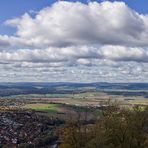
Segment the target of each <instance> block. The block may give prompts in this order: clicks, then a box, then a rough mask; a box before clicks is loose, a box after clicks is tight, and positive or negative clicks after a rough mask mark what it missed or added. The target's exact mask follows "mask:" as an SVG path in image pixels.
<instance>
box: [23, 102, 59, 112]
mask: <svg viewBox="0 0 148 148" xmlns="http://www.w3.org/2000/svg"><path fill="white" fill-rule="evenodd" d="M59 106H60V105H59V104H49V103H47V104H46V103H45V104H44V103H36V104H27V105H25V108H27V109H33V110H36V111H45V112H48V113H57V112H59V111H60V109H59Z"/></svg>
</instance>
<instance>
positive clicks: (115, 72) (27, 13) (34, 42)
mask: <svg viewBox="0 0 148 148" xmlns="http://www.w3.org/2000/svg"><path fill="white" fill-rule="evenodd" d="M147 5H148V1H145V0H124V1H121V0H120V1H118V0H116V1H113V0H110V1H103V0H96V1H95V0H93V1H92V0H87V1H85V0H81V1H80V0H79V1H78V0H77V1H75V0H69V1H56V0H55V1H54V0H53V1H52V0H31V1H30V0H11V2H10V0H1V5H0V82H148V79H147V77H148V7H147Z"/></svg>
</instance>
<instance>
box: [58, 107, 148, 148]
mask: <svg viewBox="0 0 148 148" xmlns="http://www.w3.org/2000/svg"><path fill="white" fill-rule="evenodd" d="M60 139H61V145H60V146H59V147H60V148H148V107H146V108H141V107H134V108H133V109H132V110H129V109H119V108H118V107H116V106H111V107H108V109H106V110H104V111H103V115H102V117H100V119H99V120H98V121H97V122H96V123H95V124H93V125H83V124H82V123H81V122H80V121H76V122H71V123H69V124H68V125H66V126H65V127H64V128H63V129H62V130H61V132H60Z"/></svg>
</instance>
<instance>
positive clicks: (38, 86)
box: [0, 82, 148, 96]
mask: <svg viewBox="0 0 148 148" xmlns="http://www.w3.org/2000/svg"><path fill="white" fill-rule="evenodd" d="M88 90H94V91H109V90H111V91H119V90H128V91H130V90H137V91H148V83H107V82H95V83H68V82H51V83H40V82H18V83H0V96H10V95H18V94H49V93H51V94H54V93H60V94H66V93H73V92H75V93H77V92H86V91H88Z"/></svg>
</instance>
